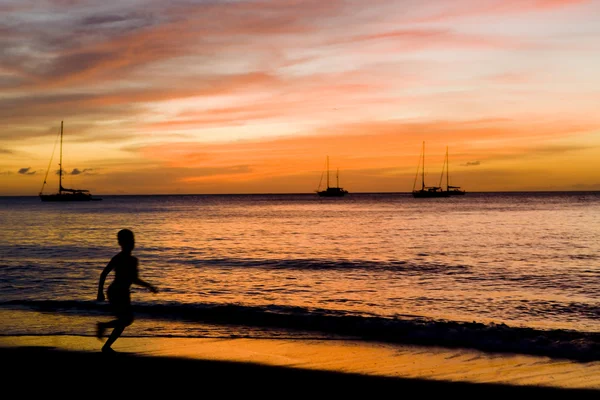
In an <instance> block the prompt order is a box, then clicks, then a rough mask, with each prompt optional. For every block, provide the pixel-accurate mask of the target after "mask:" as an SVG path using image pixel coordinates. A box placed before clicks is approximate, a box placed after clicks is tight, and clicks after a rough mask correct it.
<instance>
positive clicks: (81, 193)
mask: <svg viewBox="0 0 600 400" xmlns="http://www.w3.org/2000/svg"><path fill="white" fill-rule="evenodd" d="M62 144H63V121H60V163H59V164H58V166H59V170H58V193H54V194H43V191H44V186H45V185H46V179H47V178H48V172H50V165H51V164H52V157H50V165H48V170H47V171H46V176H45V177H44V183H43V184H42V189H41V190H40V199H42V201H97V200H102V199H101V198H98V197H92V195H91V193H90V191H89V190H85V189H67V188H64V187H63V186H62V176H63V167H62ZM55 146H56V145H55ZM55 148H56V147H55ZM52 155H54V151H53V152H52Z"/></svg>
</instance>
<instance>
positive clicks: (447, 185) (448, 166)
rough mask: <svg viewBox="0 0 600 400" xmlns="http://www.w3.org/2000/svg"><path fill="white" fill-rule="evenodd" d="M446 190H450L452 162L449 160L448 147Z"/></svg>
mask: <svg viewBox="0 0 600 400" xmlns="http://www.w3.org/2000/svg"><path fill="white" fill-rule="evenodd" d="M446 190H450V160H448V146H446Z"/></svg>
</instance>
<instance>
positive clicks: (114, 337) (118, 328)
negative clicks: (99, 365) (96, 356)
mask: <svg viewBox="0 0 600 400" xmlns="http://www.w3.org/2000/svg"><path fill="white" fill-rule="evenodd" d="M117 322H119V323H118V324H117V325H116V326H115V328H114V329H113V331H112V332H111V334H110V336H109V337H108V339H107V340H106V343H104V346H102V351H103V352H110V351H114V350H113V349H112V348H111V347H110V346H112V344H113V343H114V342H115V341H116V340H117V339H118V338H119V336H121V334H122V333H123V331H124V330H125V328H126V327H127V325H128V324H125V323H123V322H120V321H117Z"/></svg>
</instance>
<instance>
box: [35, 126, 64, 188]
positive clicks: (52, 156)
mask: <svg viewBox="0 0 600 400" xmlns="http://www.w3.org/2000/svg"><path fill="white" fill-rule="evenodd" d="M59 136H60V129H59V130H58V134H57V135H56V140H55V141H54V148H53V149H52V155H51V156H50V161H49V162H48V169H47V170H46V176H44V183H42V188H41V189H40V193H42V192H43V191H44V186H45V185H46V179H48V173H49V172H50V167H51V166H52V159H53V158H54V153H55V152H56V144H57V143H58V137H59ZM61 168H62V166H61Z"/></svg>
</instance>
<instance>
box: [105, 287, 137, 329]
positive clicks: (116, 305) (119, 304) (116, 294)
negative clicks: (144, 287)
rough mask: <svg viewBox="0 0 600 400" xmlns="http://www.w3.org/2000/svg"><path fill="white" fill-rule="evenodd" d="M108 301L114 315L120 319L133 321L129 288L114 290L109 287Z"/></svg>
mask: <svg viewBox="0 0 600 400" xmlns="http://www.w3.org/2000/svg"><path fill="white" fill-rule="evenodd" d="M107 294H108V302H109V303H110V307H111V309H112V312H113V314H115V317H117V318H118V319H121V320H129V321H133V307H132V306H131V296H130V294H129V290H115V289H114V288H111V287H109V288H108V291H107Z"/></svg>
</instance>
